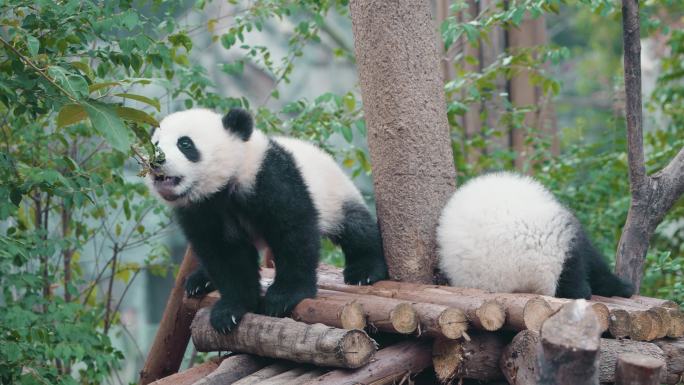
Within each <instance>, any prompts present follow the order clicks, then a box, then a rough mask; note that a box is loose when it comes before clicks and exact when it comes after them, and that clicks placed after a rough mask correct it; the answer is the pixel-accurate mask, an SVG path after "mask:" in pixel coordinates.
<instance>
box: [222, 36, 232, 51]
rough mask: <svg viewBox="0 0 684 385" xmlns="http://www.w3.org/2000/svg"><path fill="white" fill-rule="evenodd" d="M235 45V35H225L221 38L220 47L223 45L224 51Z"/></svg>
mask: <svg viewBox="0 0 684 385" xmlns="http://www.w3.org/2000/svg"><path fill="white" fill-rule="evenodd" d="M233 44H235V34H234V33H231V32H229V33H226V34H224V35H222V36H221V45H223V48H225V49H230V47H232V46H233Z"/></svg>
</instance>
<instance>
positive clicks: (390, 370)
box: [305, 340, 432, 385]
mask: <svg viewBox="0 0 684 385" xmlns="http://www.w3.org/2000/svg"><path fill="white" fill-rule="evenodd" d="M431 364H432V358H431V348H430V341H427V340H413V341H404V342H399V343H397V344H395V345H392V346H388V347H386V348H384V349H382V350H380V351H379V352H378V353H377V354H376V355H375V358H374V359H373V362H371V363H370V364H368V365H367V366H366V367H363V368H360V369H356V370H346V369H338V370H333V371H331V372H328V373H327V374H324V375H323V376H320V377H318V378H316V379H314V380H311V381H308V382H306V383H305V385H319V384H325V385H348V384H370V383H373V382H374V381H381V382H379V383H385V382H382V381H384V380H385V379H387V378H395V376H397V375H399V374H402V373H404V374H415V373H419V372H421V371H422V370H423V369H425V368H428V367H430V365H431Z"/></svg>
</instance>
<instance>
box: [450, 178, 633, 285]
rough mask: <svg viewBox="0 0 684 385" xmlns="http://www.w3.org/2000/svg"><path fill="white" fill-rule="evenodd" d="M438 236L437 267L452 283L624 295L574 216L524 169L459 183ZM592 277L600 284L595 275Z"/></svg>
mask: <svg viewBox="0 0 684 385" xmlns="http://www.w3.org/2000/svg"><path fill="white" fill-rule="evenodd" d="M437 242H438V246H439V266H440V269H441V270H442V272H443V273H444V274H445V275H446V277H447V278H448V279H449V281H450V283H451V285H453V286H461V287H475V288H481V289H485V290H489V291H493V292H525V293H537V294H544V295H551V296H553V295H557V296H562V297H571V298H586V297H588V296H589V295H590V294H591V291H592V289H594V292H595V293H598V292H602V293H603V294H608V295H627V296H629V295H631V289H630V288H629V285H627V284H625V283H624V282H622V281H620V280H618V278H617V277H615V276H612V274H611V273H610V271H609V270H608V268H607V265H606V264H605V261H604V260H603V258H602V257H601V256H600V255H599V254H598V252H597V251H596V250H595V249H594V248H593V247H592V246H591V244H590V242H589V240H588V238H587V237H586V235H585V234H584V231H583V230H582V227H581V225H580V223H579V221H578V220H577V219H576V218H575V216H574V215H573V214H572V213H571V212H570V211H569V210H568V209H566V208H565V207H564V206H563V205H561V204H560V203H559V202H558V201H557V200H556V198H555V197H554V196H553V194H552V193H551V192H550V191H548V190H547V189H546V188H545V187H544V186H543V185H541V183H539V182H538V181H536V180H534V179H532V178H530V177H527V176H522V175H517V174H513V173H507V172H499V173H492V174H486V175H483V176H480V177H477V178H474V179H472V180H470V181H469V182H467V183H466V184H464V185H463V186H461V187H459V188H458V189H457V191H456V193H454V195H453V196H452V197H451V199H450V200H449V201H448V203H447V204H446V206H445V207H444V209H443V211H442V215H441V217H440V220H439V226H438V228H437ZM599 277H600V278H601V279H603V280H604V281H605V282H604V284H598V283H597V282H594V281H596V280H598V279H599ZM559 286H560V287H559Z"/></svg>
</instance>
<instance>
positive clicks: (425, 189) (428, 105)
mask: <svg viewBox="0 0 684 385" xmlns="http://www.w3.org/2000/svg"><path fill="white" fill-rule="evenodd" d="M350 10H351V17H352V27H353V32H354V41H355V44H354V47H355V52H356V61H357V65H358V70H359V83H360V86H361V94H362V97H363V103H364V109H365V114H366V121H367V123H368V146H369V150H370V156H371V159H372V163H373V180H374V186H375V197H376V202H377V214H378V221H379V225H380V232H381V234H382V239H383V247H384V252H385V257H386V258H387V262H388V267H389V273H390V276H391V278H392V279H396V280H402V281H415V282H424V283H428V282H432V281H433V274H434V269H435V267H436V240H435V228H436V226H437V221H438V218H439V215H440V212H441V210H442V208H443V206H444V204H445V203H446V201H447V200H448V199H449V197H450V196H451V194H452V193H453V192H454V190H455V183H456V182H455V178H456V171H455V168H454V160H453V153H452V151H451V141H450V134H449V125H448V122H447V115H446V102H445V99H444V91H443V81H442V78H441V71H440V63H439V54H438V52H439V50H438V48H437V42H438V39H437V36H436V27H435V25H434V23H433V21H432V18H431V15H430V2H429V1H427V0H397V1H391V2H388V1H370V0H353V1H351V4H350Z"/></svg>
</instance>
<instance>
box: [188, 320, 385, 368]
mask: <svg viewBox="0 0 684 385" xmlns="http://www.w3.org/2000/svg"><path fill="white" fill-rule="evenodd" d="M209 310H210V309H207V308H204V309H202V310H200V311H198V312H197V316H196V317H195V320H194V321H193V323H192V327H191V329H192V342H193V343H194V344H195V347H196V348H197V350H198V351H200V352H207V351H218V350H230V351H235V352H242V353H251V354H257V355H259V356H262V357H271V358H282V359H287V360H290V361H294V362H300V363H309V364H314V365H319V366H333V367H343V368H358V367H361V366H363V365H365V364H367V363H368V362H369V361H370V359H371V358H372V357H373V354H374V353H375V350H376V345H375V341H373V340H372V339H371V338H370V337H368V335H367V334H366V333H365V332H364V331H362V330H358V329H354V330H344V329H337V328H332V327H329V326H325V325H322V324H315V325H308V324H305V323H302V322H297V321H294V320H292V319H290V318H273V317H266V316H262V315H257V314H251V313H248V314H246V315H245V316H244V317H243V318H242V320H241V321H240V324H239V325H238V326H237V328H236V329H235V330H234V331H233V332H231V333H228V334H220V333H218V332H217V331H216V330H214V328H213V327H211V325H210V323H209V314H210V311H209Z"/></svg>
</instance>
